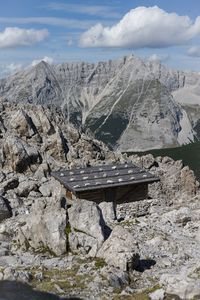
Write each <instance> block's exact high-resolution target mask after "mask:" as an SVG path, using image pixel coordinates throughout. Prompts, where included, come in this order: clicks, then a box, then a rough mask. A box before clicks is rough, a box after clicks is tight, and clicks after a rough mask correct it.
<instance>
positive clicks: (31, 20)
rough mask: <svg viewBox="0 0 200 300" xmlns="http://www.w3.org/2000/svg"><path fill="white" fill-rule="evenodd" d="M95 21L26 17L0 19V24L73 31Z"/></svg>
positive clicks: (88, 25)
mask: <svg viewBox="0 0 200 300" xmlns="http://www.w3.org/2000/svg"><path fill="white" fill-rule="evenodd" d="M96 22H97V21H96V20H78V19H68V18H65V19H64V18H56V17H28V18H7V17H6V18H5V17H0V24H41V25H50V26H59V27H66V28H73V29H83V30H85V29H88V28H90V27H91V26H93V25H94V24H95V23H96ZM106 24H108V25H109V24H111V22H110V21H106Z"/></svg>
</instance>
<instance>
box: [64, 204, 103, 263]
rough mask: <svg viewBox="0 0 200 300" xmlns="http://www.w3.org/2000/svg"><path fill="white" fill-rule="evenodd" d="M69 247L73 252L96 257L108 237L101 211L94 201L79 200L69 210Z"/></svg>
mask: <svg viewBox="0 0 200 300" xmlns="http://www.w3.org/2000/svg"><path fill="white" fill-rule="evenodd" d="M68 217H69V224H70V227H71V231H72V232H70V233H69V247H70V249H71V250H72V251H73V252H83V253H85V254H88V255H89V256H93V257H94V256H96V254H97V251H98V250H99V249H100V247H101V246H102V244H103V242H104V240H105V237H106V225H105V221H104V219H103V216H102V213H101V210H100V209H99V207H98V205H97V204H96V203H94V202H92V201H86V200H82V199H81V200H77V201H75V202H74V203H73V205H72V207H71V208H69V209H68Z"/></svg>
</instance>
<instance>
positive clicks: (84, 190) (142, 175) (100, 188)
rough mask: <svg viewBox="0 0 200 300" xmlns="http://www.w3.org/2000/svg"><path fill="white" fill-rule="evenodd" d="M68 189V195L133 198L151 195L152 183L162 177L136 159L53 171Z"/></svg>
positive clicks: (96, 198) (100, 199)
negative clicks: (150, 171) (146, 168)
mask: <svg viewBox="0 0 200 300" xmlns="http://www.w3.org/2000/svg"><path fill="white" fill-rule="evenodd" d="M52 176H53V177H55V178H56V179H57V180H59V181H60V183H61V184H62V185H63V186H64V187H65V188H66V189H67V192H66V196H67V197H68V198H70V199H73V197H74V196H76V197H77V198H79V199H86V200H89V201H94V202H96V203H100V202H103V201H108V202H109V201H112V202H116V203H122V202H133V201H137V200H141V199H145V198H147V194H148V184H149V183H152V182H156V181H159V178H158V177H155V176H154V175H152V174H150V173H149V172H146V171H145V170H142V169H140V168H138V167H136V166H135V165H133V164H132V163H128V164H120V165H104V166H98V167H89V168H81V169H74V170H63V171H60V172H53V173H52Z"/></svg>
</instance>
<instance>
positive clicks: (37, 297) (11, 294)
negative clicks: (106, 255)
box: [0, 280, 81, 300]
mask: <svg viewBox="0 0 200 300" xmlns="http://www.w3.org/2000/svg"><path fill="white" fill-rule="evenodd" d="M0 300H81V299H80V298H60V297H58V296H56V295H53V294H49V293H46V292H39V291H35V290H33V288H32V287H31V286H29V285H28V284H25V283H21V282H17V281H7V280H6V281H0Z"/></svg>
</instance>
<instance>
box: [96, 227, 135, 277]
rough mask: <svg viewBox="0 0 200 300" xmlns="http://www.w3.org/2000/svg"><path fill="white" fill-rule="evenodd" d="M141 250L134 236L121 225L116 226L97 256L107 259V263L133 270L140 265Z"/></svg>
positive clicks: (124, 269) (123, 269)
mask: <svg viewBox="0 0 200 300" xmlns="http://www.w3.org/2000/svg"><path fill="white" fill-rule="evenodd" d="M138 252H139V250H138V247H137V242H136V240H135V238H134V236H133V235H132V234H131V233H130V232H129V231H128V230H127V229H125V228H123V227H121V226H116V227H114V229H113V231H112V233H111V234H110V236H109V238H108V239H107V240H106V241H105V242H104V243H103V246H102V247H101V248H100V250H99V251H98V254H97V256H98V257H101V258H103V259H105V261H106V263H107V264H109V265H111V266H114V267H118V268H120V269H121V270H122V271H131V270H134V269H135V268H137V266H138V265H139V254H138Z"/></svg>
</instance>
